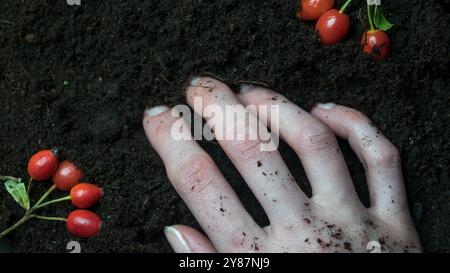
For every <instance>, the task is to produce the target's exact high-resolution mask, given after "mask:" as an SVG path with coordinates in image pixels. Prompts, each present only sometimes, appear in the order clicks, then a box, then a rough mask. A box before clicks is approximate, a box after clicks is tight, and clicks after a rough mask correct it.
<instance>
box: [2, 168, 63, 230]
mask: <svg viewBox="0 0 450 273" xmlns="http://www.w3.org/2000/svg"><path fill="white" fill-rule="evenodd" d="M4 179H11V177H8V176H0V180H4ZM55 189H56V186H55V185H52V186H51V187H50V188H49V189H48V190H47V191H46V192H45V193H44V194H43V195H42V196H41V198H40V199H39V201H37V202H36V204H34V205H33V206H32V207H31V208H30V209H29V210H27V211H26V212H25V214H24V216H23V217H22V219H20V220H19V221H18V222H17V223H15V224H14V225H12V226H10V227H9V228H7V229H6V230H4V231H2V232H1V233H0V239H2V238H3V237H5V236H6V235H8V234H9V233H10V232H11V231H13V230H15V229H16V228H18V227H20V226H21V225H23V224H24V223H25V222H27V221H28V220H30V219H31V218H38V219H43V218H42V217H44V218H45V216H39V217H41V218H39V217H37V216H38V215H34V214H33V212H34V211H35V210H37V209H39V208H40V205H41V203H42V202H44V201H45V199H46V198H47V197H48V196H49V195H50V193H52V191H54V190H55ZM47 218H55V219H53V220H56V217H47ZM59 219H60V220H61V219H63V218H59ZM45 220H49V219H45Z"/></svg>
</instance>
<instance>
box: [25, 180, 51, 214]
mask: <svg viewBox="0 0 450 273" xmlns="http://www.w3.org/2000/svg"><path fill="white" fill-rule="evenodd" d="M55 189H56V186H55V185H54V184H53V185H52V186H51V187H50V189H48V190H47V191H46V192H45V193H44V194H43V195H42V197H41V198H40V199H39V201H37V202H36V204H34V206H33V207H31V209H30V210H35V209H37V208H38V207H39V205H40V204H41V203H42V202H44V201H45V199H46V198H47V197H48V196H49V195H50V193H52V191H54V190H55Z"/></svg>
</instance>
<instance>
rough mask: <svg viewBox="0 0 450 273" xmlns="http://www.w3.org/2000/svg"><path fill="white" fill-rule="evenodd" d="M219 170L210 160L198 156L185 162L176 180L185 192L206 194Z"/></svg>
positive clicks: (177, 173)
mask: <svg viewBox="0 0 450 273" xmlns="http://www.w3.org/2000/svg"><path fill="white" fill-rule="evenodd" d="M216 172H217V169H216V167H215V165H214V163H213V162H212V160H211V159H210V158H207V157H205V156H203V155H198V156H194V157H192V158H190V159H189V160H186V161H185V162H183V163H182V164H181V166H180V168H179V169H178V171H177V172H176V177H175V178H174V180H176V181H178V185H179V186H180V187H181V189H182V190H183V191H186V192H193V193H200V194H204V193H205V192H206V191H207V189H208V188H210V186H211V184H212V183H213V182H214V173H216Z"/></svg>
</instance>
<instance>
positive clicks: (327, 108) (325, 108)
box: [317, 102, 336, 110]
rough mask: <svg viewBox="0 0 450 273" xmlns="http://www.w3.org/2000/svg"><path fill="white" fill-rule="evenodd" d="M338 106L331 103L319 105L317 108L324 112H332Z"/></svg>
mask: <svg viewBox="0 0 450 273" xmlns="http://www.w3.org/2000/svg"><path fill="white" fill-rule="evenodd" d="M335 106H336V104H334V103H332V102H329V103H318V104H317V107H319V108H320V109H324V110H331V109H333V108H334V107H335Z"/></svg>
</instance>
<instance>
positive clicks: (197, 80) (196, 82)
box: [190, 76, 202, 85]
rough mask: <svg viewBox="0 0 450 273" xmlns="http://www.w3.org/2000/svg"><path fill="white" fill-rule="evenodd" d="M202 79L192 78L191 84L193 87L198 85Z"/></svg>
mask: <svg viewBox="0 0 450 273" xmlns="http://www.w3.org/2000/svg"><path fill="white" fill-rule="evenodd" d="M201 79H202V78H201V77H198V76H194V77H192V78H191V82H190V84H191V85H198V84H199V82H200V80H201Z"/></svg>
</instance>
